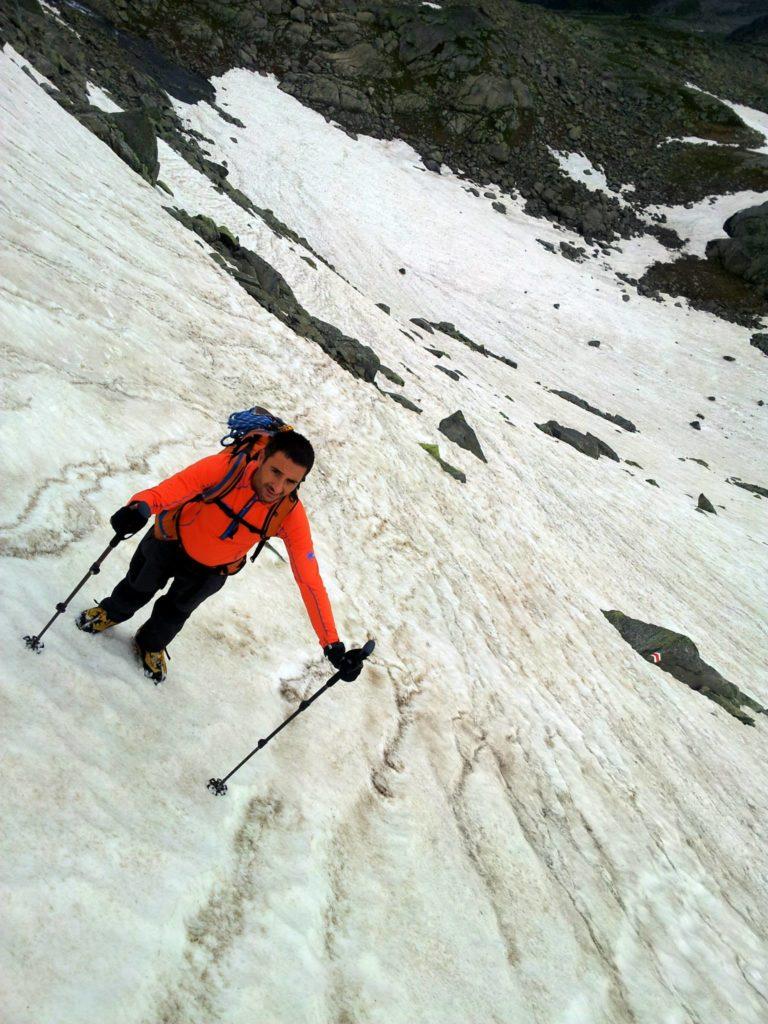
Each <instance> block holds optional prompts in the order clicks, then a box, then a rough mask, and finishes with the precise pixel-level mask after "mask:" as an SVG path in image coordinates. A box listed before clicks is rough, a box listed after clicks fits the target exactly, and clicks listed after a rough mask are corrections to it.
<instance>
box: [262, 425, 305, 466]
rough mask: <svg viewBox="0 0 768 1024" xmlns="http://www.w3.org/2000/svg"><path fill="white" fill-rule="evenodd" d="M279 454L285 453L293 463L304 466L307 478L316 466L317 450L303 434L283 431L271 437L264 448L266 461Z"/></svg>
mask: <svg viewBox="0 0 768 1024" xmlns="http://www.w3.org/2000/svg"><path fill="white" fill-rule="evenodd" d="M277 452H283V454H284V455H285V456H286V457H287V458H289V459H290V460H291V462H295V463H296V464H297V465H298V466H303V467H304V469H305V470H306V473H305V474H304V475H305V476H306V475H307V473H309V471H310V469H312V466H313V465H314V464H315V449H314V448H313V447H312V445H311V444H310V443H309V441H308V440H307V439H306V437H304V435H303V434H299V433H297V432H296V431H295V430H281V431H280V432H279V433H277V434H275V435H274V437H271V438H270V439H269V441H268V442H267V444H266V446H265V448H264V460H265V461H266V460H267V459H268V458H269V457H270V455H276V454H277Z"/></svg>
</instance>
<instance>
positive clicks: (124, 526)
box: [109, 501, 150, 540]
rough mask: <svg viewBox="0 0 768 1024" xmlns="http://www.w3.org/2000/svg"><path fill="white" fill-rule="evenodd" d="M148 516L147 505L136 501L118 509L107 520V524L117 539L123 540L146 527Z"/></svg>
mask: <svg viewBox="0 0 768 1024" xmlns="http://www.w3.org/2000/svg"><path fill="white" fill-rule="evenodd" d="M149 515H150V512H149V505H148V504H147V503H146V502H145V501H137V502H134V503H133V504H132V505H124V506H123V508H119V509H118V510H117V512H115V514H114V515H113V516H112V518H111V519H110V520H109V524H110V526H111V527H112V529H113V530H114V531H115V533H116V534H117V535H118V537H120V539H121V540H125V538H126V537H131V536H133V534H134V533H138V531H139V530H141V529H142V528H143V527H144V526H146V525H147V520H148V519H149Z"/></svg>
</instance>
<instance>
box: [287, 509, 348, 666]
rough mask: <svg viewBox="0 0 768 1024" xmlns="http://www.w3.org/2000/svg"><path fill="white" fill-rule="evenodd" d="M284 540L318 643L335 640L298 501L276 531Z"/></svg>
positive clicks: (327, 606)
mask: <svg viewBox="0 0 768 1024" xmlns="http://www.w3.org/2000/svg"><path fill="white" fill-rule="evenodd" d="M278 537H280V538H281V539H282V540H283V541H285V547H286V550H287V551H288V558H289V560H290V563H291V569H292V571H293V578H294V579H295V580H296V582H297V583H298V585H299V590H300V591H301V596H302V599H303V601H304V607H305V608H306V609H307V614H308V615H309V620H310V622H311V623H312V626H313V628H314V630H315V633H317V638H318V640H319V641H320V646H321V647H325V646H327V644H333V643H336V641H337V640H338V639H339V634H338V633H337V632H336V625H335V623H334V621H333V612H332V611H331V602H330V601H329V600H328V594H327V593H326V590H325V584H324V583H323V580H322V578H321V576H320V569H319V567H318V565H317V559H316V558H315V552H314V550H313V548H312V534H311V532H310V529H309V520H308V519H307V513H306V512H305V511H304V506H303V505H302V504H301V502H299V503H298V505H297V506H296V507H295V508H294V509H293V511H292V512H291V514H290V515H289V516H288V517H287V519H286V520H285V522H284V523H283V525H282V527H281V528H280V530H279V532H278Z"/></svg>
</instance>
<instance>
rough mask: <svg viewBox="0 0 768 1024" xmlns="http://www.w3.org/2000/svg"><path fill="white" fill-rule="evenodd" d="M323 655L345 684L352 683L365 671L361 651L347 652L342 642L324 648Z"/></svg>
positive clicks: (338, 641)
mask: <svg viewBox="0 0 768 1024" xmlns="http://www.w3.org/2000/svg"><path fill="white" fill-rule="evenodd" d="M323 654H324V655H325V656H326V658H327V659H328V661H330V663H331V664H332V665H333V667H334V668H335V669H336V670H337V672H338V673H339V678H341V679H343V680H344V682H345V683H351V682H353V681H354V680H355V679H357V677H358V676H359V675H360V673H361V672H362V671H363V662H362V660H361V659H360V652H359V651H347V649H346V647H345V646H344V644H343V643H342V642H341V640H337V641H336V643H335V644H328V646H327V647H324V648H323Z"/></svg>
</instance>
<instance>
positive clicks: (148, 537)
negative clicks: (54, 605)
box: [99, 529, 178, 622]
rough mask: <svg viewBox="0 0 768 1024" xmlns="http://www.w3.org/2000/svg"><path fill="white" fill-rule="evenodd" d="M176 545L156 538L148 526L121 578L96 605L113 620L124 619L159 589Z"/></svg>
mask: <svg viewBox="0 0 768 1024" xmlns="http://www.w3.org/2000/svg"><path fill="white" fill-rule="evenodd" d="M177 550H178V549H177V546H176V545H175V544H174V543H172V542H171V541H164V540H157V538H156V537H155V536H154V534H153V533H152V530H151V529H150V530H149V531H148V532H147V533H145V534H144V536H143V537H142V539H141V543H140V544H139V546H138V547H137V548H136V550H135V552H134V553H133V558H132V559H131V564H130V565H129V566H128V572H127V573H126V575H125V579H122V580H121V581H120V582H119V583H118V584H117V586H116V587H115V589H114V590H113V591H112V593H111V594H110V595H109V597H105V598H104V600H103V601H100V602H99V604H100V606H101V607H102V608H103V609H104V611H105V612H106V614H107V616H108V618H110V619H111V620H112V621H113V622H125V620H126V619H130V617H131V616H132V615H133V614H134V613H135V612H137V611H138V610H139V608H141V607H143V606H144V605H145V604H146V603H147V601H150V600H151V599H152V598H153V597H154V596H155V594H156V593H157V592H158V590H162V589H163V587H164V586H165V585H166V583H167V582H168V580H169V579H170V578H171V575H172V574H173V571H174V568H175V565H176V561H177Z"/></svg>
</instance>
